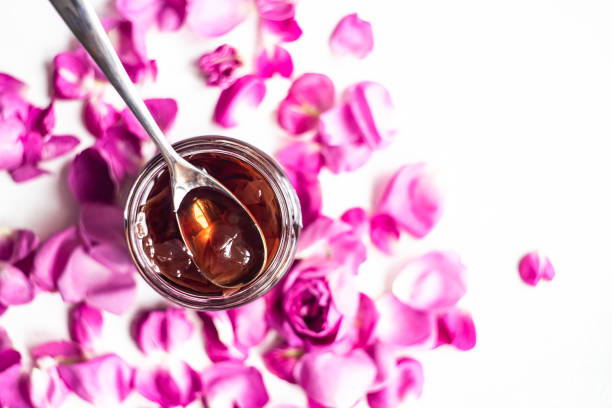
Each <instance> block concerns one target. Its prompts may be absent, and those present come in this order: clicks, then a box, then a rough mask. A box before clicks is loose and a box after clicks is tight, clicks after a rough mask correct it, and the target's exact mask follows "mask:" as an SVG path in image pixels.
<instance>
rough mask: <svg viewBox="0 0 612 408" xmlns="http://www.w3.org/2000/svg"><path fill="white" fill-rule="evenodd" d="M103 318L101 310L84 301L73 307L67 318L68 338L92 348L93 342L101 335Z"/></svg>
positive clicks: (84, 346)
mask: <svg viewBox="0 0 612 408" xmlns="http://www.w3.org/2000/svg"><path fill="white" fill-rule="evenodd" d="M103 323H104V319H103V317H102V312H100V311H99V310H98V309H95V308H93V307H91V306H88V305H87V304H85V303H81V304H79V305H77V306H76V307H75V308H73V309H72V310H71V312H70V318H69V320H68V331H69V333H70V338H71V339H72V340H74V341H76V342H77V343H79V344H80V345H81V346H82V347H83V348H85V349H89V350H93V349H94V345H95V342H96V341H97V340H98V339H99V338H100V336H101V335H102V324H103Z"/></svg>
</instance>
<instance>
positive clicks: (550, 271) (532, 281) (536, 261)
mask: <svg viewBox="0 0 612 408" xmlns="http://www.w3.org/2000/svg"><path fill="white" fill-rule="evenodd" d="M518 271H519V276H520V277H521V279H522V280H523V282H525V283H526V284H528V285H531V286H535V285H537V284H538V282H539V281H540V279H544V280H547V281H550V280H552V279H553V278H554V277H555V268H554V267H553V265H552V263H551V262H550V259H548V257H546V256H542V255H540V254H539V253H538V252H536V251H533V252H529V253H527V254H525V255H524V256H523V257H522V258H521V260H520V262H519V265H518Z"/></svg>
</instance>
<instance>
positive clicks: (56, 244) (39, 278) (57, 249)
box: [31, 227, 80, 291]
mask: <svg viewBox="0 0 612 408" xmlns="http://www.w3.org/2000/svg"><path fill="white" fill-rule="evenodd" d="M79 244H80V239H79V236H78V233H77V229H76V227H69V228H68V229H66V230H64V231H60V232H58V233H56V234H54V235H52V236H51V237H50V238H49V239H48V240H47V241H46V242H45V243H44V244H43V245H42V246H41V247H40V249H39V250H38V252H37V254H36V257H35V258H34V270H33V272H32V275H31V279H32V281H33V282H34V283H35V284H36V286H38V287H39V288H41V289H44V290H49V291H51V290H55V289H56V287H57V280H58V279H59V277H60V275H61V274H62V273H63V272H64V268H65V267H66V263H67V262H68V258H69V257H70V255H71V254H72V251H73V250H74V249H75V248H76V247H77V246H78V245H79Z"/></svg>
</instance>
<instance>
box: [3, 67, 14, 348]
mask: <svg viewBox="0 0 612 408" xmlns="http://www.w3.org/2000/svg"><path fill="white" fill-rule="evenodd" d="M0 81H2V75H0ZM12 345H13V343H12V342H11V339H10V338H9V335H8V333H7V332H6V330H4V329H3V328H2V327H0V351H4V350H7V349H10V348H12Z"/></svg>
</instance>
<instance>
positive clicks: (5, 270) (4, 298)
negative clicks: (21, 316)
mask: <svg viewBox="0 0 612 408" xmlns="http://www.w3.org/2000/svg"><path fill="white" fill-rule="evenodd" d="M32 299H34V287H33V286H32V283H31V282H30V280H29V279H28V277H27V276H26V275H25V274H24V273H23V272H22V271H21V270H20V269H18V268H16V267H14V266H13V265H10V264H7V263H2V262H0V303H2V304H4V305H6V306H12V305H22V304H25V303H28V302H30V301H31V300H32Z"/></svg>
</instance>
